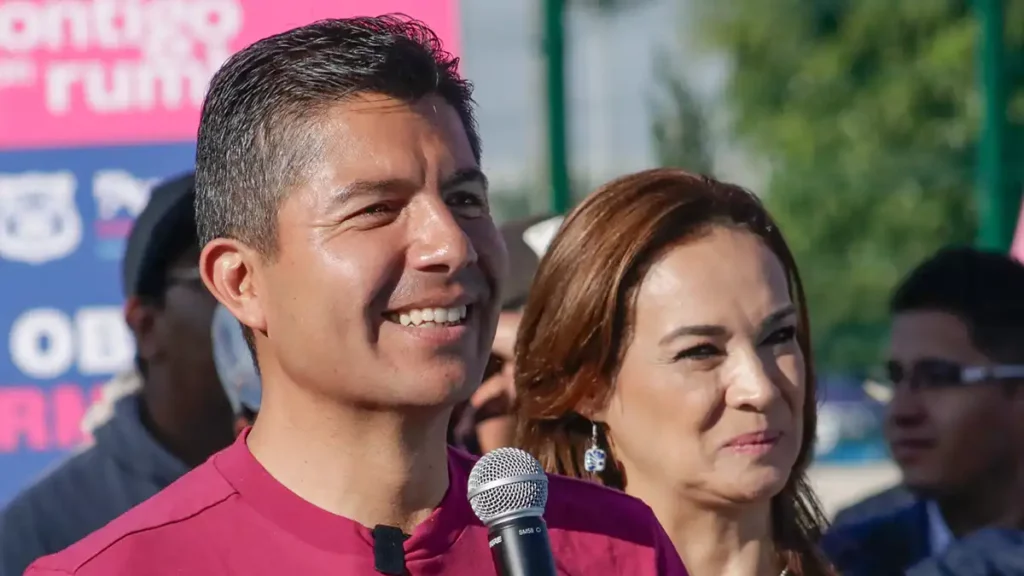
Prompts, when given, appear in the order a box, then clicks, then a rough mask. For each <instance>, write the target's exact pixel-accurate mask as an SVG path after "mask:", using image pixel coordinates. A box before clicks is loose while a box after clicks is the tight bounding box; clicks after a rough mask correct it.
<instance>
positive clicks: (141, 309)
mask: <svg viewBox="0 0 1024 576" xmlns="http://www.w3.org/2000/svg"><path fill="white" fill-rule="evenodd" d="M156 315H157V310H156V309H155V308H154V307H153V306H150V305H148V304H145V303H143V302H142V300H140V299H139V297H138V296H130V297H129V298H128V300H127V301H125V303H124V320H125V323H126V324H128V327H129V328H130V329H131V331H132V334H134V335H135V345H136V350H137V352H136V353H137V354H138V356H139V358H142V359H143V360H145V361H147V362H152V360H153V359H154V358H156V357H157V356H159V355H160V347H161V344H160V339H159V338H158V337H157V330H156V322H157V317H156Z"/></svg>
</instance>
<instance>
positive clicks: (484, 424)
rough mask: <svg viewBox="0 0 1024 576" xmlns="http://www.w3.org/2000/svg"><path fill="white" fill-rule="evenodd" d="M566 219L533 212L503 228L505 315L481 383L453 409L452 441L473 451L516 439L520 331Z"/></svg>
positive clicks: (490, 448) (502, 306) (478, 451)
mask: <svg viewBox="0 0 1024 576" xmlns="http://www.w3.org/2000/svg"><path fill="white" fill-rule="evenodd" d="M562 220H563V218H562V217H561V216H534V217H531V218H527V219H525V220H517V221H514V222H509V223H507V224H504V225H502V227H501V236H502V239H503V240H504V242H505V247H506V248H507V250H508V257H509V258H508V259H509V275H508V277H507V278H506V280H505V284H504V285H503V287H502V294H503V299H502V304H501V314H500V315H499V316H498V329H497V331H496V332H495V334H494V342H493V344H492V345H491V359H490V362H489V363H488V366H487V370H486V372H485V373H484V381H483V384H481V385H480V387H479V388H477V390H476V392H474V393H473V396H472V397H470V399H469V401H468V402H466V403H464V404H462V405H460V406H459V407H457V408H456V409H455V413H454V414H453V417H452V427H451V430H450V434H449V442H451V443H452V444H454V445H456V446H458V447H459V448H462V449H464V450H466V451H467V452H470V453H471V454H486V453H487V452H490V451H491V450H494V449H496V448H501V447H504V446H512V445H513V443H514V440H515V419H514V417H513V416H512V403H513V401H514V400H515V381H514V376H515V374H514V369H515V345H516V332H517V331H518V330H519V322H520V320H522V317H523V312H522V309H523V306H525V305H526V299H527V298H528V297H529V295H530V285H531V284H532V283H533V276H534V274H535V273H536V272H537V267H538V266H539V264H540V259H541V258H542V257H543V256H544V252H546V251H547V248H548V245H549V244H551V240H553V239H554V237H555V233H556V232H558V227H559V226H561V224H562Z"/></svg>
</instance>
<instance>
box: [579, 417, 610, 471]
mask: <svg viewBox="0 0 1024 576" xmlns="http://www.w3.org/2000/svg"><path fill="white" fill-rule="evenodd" d="M606 457H607V455H606V454H605V452H604V450H601V449H600V448H598V446H597V423H596V422H595V423H594V428H593V432H591V435H590V448H587V451H586V452H584V453H583V469H584V470H586V471H587V472H604V466H605V459H606Z"/></svg>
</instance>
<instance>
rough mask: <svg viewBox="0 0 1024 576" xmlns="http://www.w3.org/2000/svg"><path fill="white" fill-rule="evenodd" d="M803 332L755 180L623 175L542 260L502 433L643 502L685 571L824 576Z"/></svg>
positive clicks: (545, 459)
mask: <svg viewBox="0 0 1024 576" xmlns="http://www.w3.org/2000/svg"><path fill="white" fill-rule="evenodd" d="M809 341H810V337H809V334H808V324H807V310H806V307H805V305H804V297H803V289H802V287H801V283H800V277H799V275H798V273H797V269H796V265H795V263H794V261H793V256H792V254H791V253H790V251H789V248H788V247H787V246H786V243H785V241H784V240H783V238H782V235H781V234H780V232H779V230H778V228H777V227H776V226H775V225H774V223H773V222H772V220H771V218H770V216H769V215H768V214H767V213H766V212H765V210H764V208H763V207H762V206H761V204H760V202H759V201H758V200H757V198H756V197H755V196H753V195H752V194H750V193H749V192H747V191H745V190H743V189H742V188H739V187H737V186H733V185H729V184H724V183H721V182H717V181H715V180H712V179H710V178H707V177H702V176H696V175H692V174H688V173H686V172H683V171H680V170H668V169H659V170H650V171H646V172H641V173H638V174H633V175H630V176H626V177H624V178H621V179H618V180H615V181H613V182H611V183H609V184H607V185H605V186H604V187H602V188H601V189H599V190H597V191H596V192H595V193H594V194H592V195H591V196H590V197H589V198H587V199H586V200H585V201H584V202H583V203H581V204H580V205H579V206H578V207H577V208H576V209H575V210H574V211H573V212H572V214H570V215H569V217H568V218H567V220H566V221H565V223H564V224H563V226H562V229H561V230H560V231H559V233H558V235H557V236H556V237H555V239H554V241H553V243H552V244H551V247H550V248H549V250H548V252H547V254H546V255H545V257H544V259H543V260H542V262H541V265H540V269H539V270H538V272H537V276H536V278H535V280H534V284H533V290H532V292H531V295H530V298H529V301H528V302H527V305H526V310H525V312H524V317H523V320H522V324H521V327H520V331H519V334H518V339H517V345H516V358H517V366H516V392H517V395H518V400H517V402H518V415H519V429H518V435H517V436H518V443H519V445H520V446H521V447H523V448H524V449H526V450H528V451H529V452H531V453H533V454H534V455H535V456H537V458H538V459H539V460H540V461H541V463H542V464H543V465H544V467H545V468H546V469H547V470H548V471H549V472H553V473H558V474H565V475H569V476H576V477H581V478H590V479H593V480H595V481H598V482H600V483H603V484H604V485H606V486H609V487H611V488H616V489H619V490H625V491H626V492H627V493H629V494H631V495H633V496H636V497H638V498H640V499H641V500H644V501H645V502H646V503H647V504H648V505H650V506H651V508H653V509H654V512H655V514H657V516H658V518H659V520H660V521H661V522H662V524H663V526H664V527H665V529H666V531H667V532H668V533H669V535H670V536H671V537H672V540H673V542H674V543H675V545H676V548H677V549H678V550H679V553H680V556H682V558H683V561H684V563H685V564H686V566H687V568H688V569H689V570H690V573H691V574H693V575H695V576H719V575H733V574H735V575H741V576H747V575H749V576H779V574H780V573H781V574H789V575H801V576H817V575H824V574H831V573H832V572H831V570H830V569H829V567H828V565H827V563H826V562H825V561H824V560H823V559H822V557H821V555H820V554H819V552H818V550H817V548H816V546H815V542H816V541H817V539H818V536H819V534H820V531H821V529H822V527H823V525H824V520H823V516H822V514H821V512H820V509H819V506H818V504H817V501H816V498H815V496H814V494H813V493H812V491H811V489H810V487H809V485H808V482H807V479H806V476H805V470H806V468H807V465H808V463H809V461H810V458H811V455H812V443H813V439H814V430H815V420H816V418H815V409H816V408H815V389H814V372H813V368H812V366H811V354H810V345H809Z"/></svg>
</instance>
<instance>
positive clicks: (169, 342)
mask: <svg viewBox="0 0 1024 576" xmlns="http://www.w3.org/2000/svg"><path fill="white" fill-rule="evenodd" d="M198 262H199V250H198V248H194V249H191V250H188V251H187V252H186V253H185V254H182V255H181V256H180V257H178V258H176V259H175V260H173V261H172V262H171V263H170V265H169V266H168V268H167V270H166V271H165V275H166V279H165V284H164V292H163V295H162V298H161V300H162V301H161V302H159V303H141V302H140V301H139V300H137V299H133V301H132V303H130V305H129V311H128V322H129V324H131V325H132V329H133V330H134V332H135V336H136V341H137V343H138V349H139V354H140V356H141V357H142V359H143V360H144V361H145V362H146V364H147V369H148V370H149V374H148V376H149V379H150V382H149V384H148V388H147V389H148V392H147V393H148V394H149V395H150V396H151V397H152V398H153V399H154V401H155V402H154V407H155V409H158V410H161V411H164V412H166V413H167V416H165V417H167V418H170V419H172V420H174V421H177V422H181V423H191V424H186V425H187V426H199V427H202V428H201V429H203V430H205V432H204V434H203V436H204V437H205V439H206V440H208V441H209V443H210V445H211V446H210V449H209V452H210V453H212V452H213V451H215V450H217V449H220V448H222V447H224V446H226V445H227V444H228V443H230V441H231V439H232V434H231V421H232V411H231V405H230V404H229V402H228V399H227V396H226V395H225V394H224V391H223V388H222V387H221V384H220V379H219V378H218V377H217V369H216V366H215V365H214V362H213V343H212V337H211V334H210V324H211V322H212V319H213V311H214V309H215V308H216V304H217V301H216V300H215V299H214V297H213V295H211V294H210V292H209V291H208V290H207V289H206V288H205V287H204V286H203V283H202V280H201V279H200V278H199V274H198ZM158 373H159V375H160V376H159V378H157V377H156V375H157V374H158ZM158 383H162V384H158ZM164 384H166V385H164ZM151 408H152V407H151Z"/></svg>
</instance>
